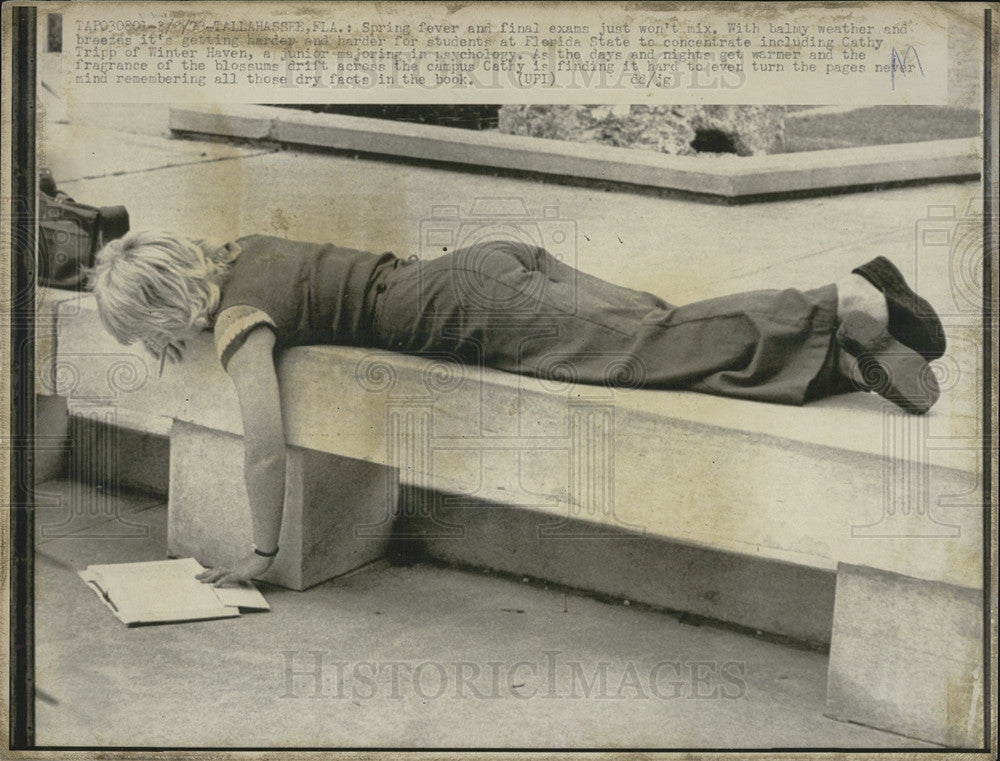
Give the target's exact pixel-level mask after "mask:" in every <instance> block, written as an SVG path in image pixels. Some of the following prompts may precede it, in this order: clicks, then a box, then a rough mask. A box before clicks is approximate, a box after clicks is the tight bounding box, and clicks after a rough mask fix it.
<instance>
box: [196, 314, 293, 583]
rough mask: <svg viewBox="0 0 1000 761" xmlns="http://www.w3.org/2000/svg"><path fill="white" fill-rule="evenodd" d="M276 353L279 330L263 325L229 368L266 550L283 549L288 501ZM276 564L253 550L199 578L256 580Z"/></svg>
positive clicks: (256, 523) (259, 537)
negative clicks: (281, 540)
mask: <svg viewBox="0 0 1000 761" xmlns="http://www.w3.org/2000/svg"><path fill="white" fill-rule="evenodd" d="M273 351H274V334H273V333H272V332H271V331H270V330H268V329H267V328H264V327H258V328H256V329H254V330H252V331H251V332H250V334H249V335H247V337H246V340H245V341H244V342H243V345H242V346H240V348H239V349H237V350H236V352H235V353H234V354H233V355H232V357H231V358H230V359H229V363H228V365H227V367H226V369H227V370H228V372H229V375H230V376H231V377H232V379H233V383H234V384H235V385H236V394H237V396H238V397H239V402H240V411H241V413H242V416H243V441H244V461H243V466H244V477H245V479H246V486H247V495H248V496H249V497H250V513H251V516H252V518H253V537H254V544H255V545H256V546H257V548H258V549H259V550H261V551H262V552H273V551H274V550H276V549H277V548H278V534H279V532H280V531H281V514H282V510H283V507H284V500H285V432H284V426H283V424H282V419H281V399H280V396H279V394H278V378H277V375H276V374H275V370H274V358H273ZM272 562H273V558H267V557H261V556H260V555H258V554H257V553H256V552H250V553H249V554H248V555H247V556H245V557H244V558H243V559H241V560H240V561H238V562H237V563H236V564H235V565H234V566H233V567H232V568H212V569H209V570H207V571H204V572H203V573H200V574H198V578H199V579H201V580H202V581H204V582H212V583H214V584H216V586H218V585H220V584H225V583H228V582H234V581H239V580H241V579H252V578H254V577H256V576H259V575H261V574H262V573H264V572H265V571H266V570H267V569H268V568H270V567H271V563H272Z"/></svg>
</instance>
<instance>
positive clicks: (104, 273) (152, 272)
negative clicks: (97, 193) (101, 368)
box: [89, 230, 239, 357]
mask: <svg viewBox="0 0 1000 761" xmlns="http://www.w3.org/2000/svg"><path fill="white" fill-rule="evenodd" d="M238 253H239V249H238V248H236V247H231V246H227V245H219V244H217V243H213V242H208V241H195V240H191V239H188V238H184V237H181V236H179V235H175V234H174V233H171V232H167V231H165V230H137V231H135V232H131V233H129V234H127V235H126V236H125V237H123V238H120V239H118V240H113V241H111V242H110V243H108V244H107V245H106V246H105V247H104V248H102V249H101V250H100V251H99V252H98V254H97V257H96V263H95V266H94V267H93V268H92V269H91V270H90V272H89V285H90V288H91V290H93V292H94V295H95V297H96V298H97V310H98V314H99V315H100V317H101V322H103V323H104V327H105V328H107V330H108V332H109V333H111V335H113V336H114V337H115V338H116V339H118V342H119V343H122V344H126V345H128V344H132V343H135V342H136V341H141V342H142V343H143V344H144V345H145V346H146V348H147V349H148V350H149V351H150V352H152V354H153V355H154V356H155V357H159V356H160V354H161V352H162V351H163V349H164V348H165V347H166V346H167V344H169V343H171V342H172V341H174V340H175V339H176V337H177V336H178V335H179V334H183V333H185V332H188V331H190V330H191V329H204V328H208V327H210V326H211V324H212V321H213V319H214V316H215V311H216V310H217V309H218V306H219V298H220V296H221V290H220V285H221V283H222V281H223V280H224V278H225V275H226V273H227V271H228V269H229V264H230V262H232V260H233V259H234V258H235V257H236V255H237V254H238Z"/></svg>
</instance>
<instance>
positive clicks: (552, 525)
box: [39, 294, 983, 745]
mask: <svg viewBox="0 0 1000 761" xmlns="http://www.w3.org/2000/svg"><path fill="white" fill-rule="evenodd" d="M54 315H55V322H56V323H57V327H56V328H55V330H54V333H53V334H52V337H51V341H52V342H53V343H54V350H51V351H50V352H49V353H48V354H47V355H46V356H44V357H40V359H39V372H40V377H41V376H46V377H49V378H51V379H52V382H51V383H50V386H49V392H50V393H53V394H56V395H58V396H60V397H64V398H66V399H68V400H70V401H71V402H75V403H77V404H81V403H88V400H90V402H92V403H94V404H101V405H105V406H108V405H111V406H114V407H117V408H118V409H119V410H120V411H121V412H122V413H123V414H125V413H126V412H128V413H129V414H132V415H135V414H140V413H144V414H150V415H156V416H160V417H163V418H169V419H171V420H172V421H173V422H172V426H171V428H170V502H169V551H170V553H171V554H175V555H194V556H195V557H197V558H198V559H199V560H200V561H201V562H202V563H206V564H212V563H225V562H229V561H231V560H233V559H234V557H233V554H234V553H240V552H243V551H245V550H246V549H247V548H248V547H249V542H250V534H249V514H248V510H249V508H248V505H247V498H246V494H245V489H244V487H243V478H242V446H241V441H240V436H241V434H242V424H241V420H240V416H239V411H238V406H237V401H236V397H235V392H234V390H233V386H232V383H231V382H230V381H229V379H228V377H227V376H226V375H225V373H224V371H223V370H222V368H221V366H220V364H219V362H218V359H217V358H216V356H215V353H214V349H213V346H212V342H211V340H210V335H209V334H207V333H206V334H205V336H204V337H203V338H202V339H199V340H197V341H195V342H193V344H192V345H190V346H189V355H188V358H187V359H186V361H185V362H184V363H183V364H181V365H179V366H169V365H168V367H167V369H166V370H165V372H164V374H163V377H162V378H158V377H157V376H156V373H157V370H158V368H157V367H156V366H155V365H154V363H153V361H152V359H151V358H147V357H144V356H143V355H142V354H141V353H139V352H138V351H134V350H132V349H128V348H125V347H121V346H119V345H118V344H117V343H115V342H114V341H113V339H111V338H110V337H109V336H107V334H106V333H105V332H104V331H103V328H102V327H101V326H100V323H99V321H98V319H97V316H96V313H95V311H94V306H93V303H92V302H91V300H90V299H89V297H86V296H84V297H78V296H75V295H72V294H70V295H68V296H67V297H66V298H64V299H62V300H61V301H59V302H58V303H57V304H56V305H55V307H54ZM50 349H51V347H50ZM616 359H622V360H624V359H625V358H615V357H609V361H612V360H616ZM278 374H279V379H280V384H281V389H282V408H283V412H284V416H285V434H286V439H287V441H288V444H289V458H288V466H287V468H288V480H287V490H286V513H285V516H284V522H283V525H282V539H281V546H282V552H281V554H280V555H279V559H278V561H277V562H276V563H275V565H274V567H273V568H272V569H271V570H270V571H269V572H268V574H267V575H266V576H265V577H264V578H265V580H268V581H271V582H274V583H277V584H283V585H285V586H289V587H292V588H295V589H303V588H305V587H308V586H310V585H312V584H315V583H318V582H320V581H323V580H324V579H327V578H331V577H333V576H336V575H338V574H341V573H344V572H346V571H349V570H351V569H353V568H356V567H358V566H360V565H362V564H364V563H366V562H368V561H370V560H373V559H375V558H377V557H379V556H381V555H382V554H383V553H384V552H385V550H386V546H387V543H388V541H389V540H390V538H395V537H408V538H411V539H413V540H415V541H419V542H420V544H421V546H422V547H423V549H424V551H425V552H427V553H428V554H429V555H430V556H432V557H437V558H441V559H444V560H448V561H450V562H455V563H460V564H468V565H473V566H478V567H487V568H493V569H496V570H500V571H504V572H507V573H516V574H518V575H526V576H532V577H537V578H542V579H546V580H549V581H553V582H558V583H562V584H568V585H570V586H574V587H579V588H583V589H587V590H590V591H593V592H597V593H600V594H605V595H609V596H614V597H627V598H629V599H631V600H635V601H638V602H644V603H649V604H652V605H657V606H660V607H664V608H669V609H673V610H680V611H685V612H688V613H694V614H697V615H700V616H707V617H710V618H715V619H721V620H725V621H729V622H732V623H735V624H738V625H740V626H745V627H749V628H752V629H757V630H765V631H768V632H771V633H774V634H778V635H783V636H788V637H792V638H795V639H798V640H806V641H811V642H813V643H821V644H823V643H830V648H831V672H830V679H829V683H828V690H829V695H828V698H829V699H828V705H829V711H830V714H831V715H832V716H835V717H836V718H842V719H847V720H852V721H860V722H863V723H868V724H872V725H874V726H879V727H881V728H885V729H891V730H893V731H897V732H902V733H904V734H909V735H913V736H918V737H921V738H924V739H930V740H933V741H936V742H942V743H949V744H957V745H964V744H970V743H971V744H976V743H978V742H979V739H978V738H979V737H980V736H981V734H982V708H981V706H982V689H981V684H982V678H981V674H980V675H979V676H978V677H977V675H976V674H977V672H976V669H977V668H980V667H981V663H982V649H981V648H982V629H981V623H982V608H981V606H982V589H983V573H982V568H983V533H982V532H983V512H982V506H981V497H980V491H981V481H980V480H979V478H978V473H979V458H980V451H979V446H980V442H981V439H980V438H979V437H978V433H977V431H975V430H974V431H972V432H971V433H970V431H968V430H967V428H969V427H970V426H971V427H973V428H974V427H975V424H974V421H975V418H971V420H972V422H971V423H970V419H967V418H963V417H962V416H961V415H958V414H957V413H956V411H955V410H952V411H951V413H950V414H948V413H945V414H936V412H937V411H935V413H932V414H931V415H929V416H927V417H925V418H915V417H909V416H905V415H902V414H899V413H897V412H895V411H894V410H890V409H888V408H887V407H886V405H885V404H884V403H883V402H882V401H881V400H879V399H878V398H877V397H874V396H873V395H861V394H858V395H851V396H849V397H841V398H836V399H830V400H824V401H823V402H820V403H816V404H813V405H810V406H808V407H806V408H791V407H781V406H776V405H765V404H757V403H751V402H740V401H735V400H722V399H717V398H713V397H708V396H703V395H698V394H690V393H678V392H673V393H666V392H656V391H644V390H621V389H616V390H610V389H606V388H601V387H592V386H579V385H572V384H565V383H556V382H554V381H541V380H538V379H532V378H526V377H520V376H516V375H510V374H505V373H500V372H496V371H492V370H484V369H480V368H469V367H462V366H459V365H456V364H454V363H451V362H448V361H447V359H446V358H441V359H440V360H435V359H426V358H416V357H407V356H400V355H394V354H390V353H386V352H380V351H369V350H362V349H352V348H344V347H298V348H294V349H291V350H289V351H286V352H284V353H283V354H282V355H281V357H280V360H279V363H278ZM42 387H43V390H44V384H42ZM885 611H891V612H892V613H891V615H886V613H885ZM859 653H864V655H865V657H864V658H859ZM876 666H877V671H872V672H870V673H869V672H866V671H865V669H875V668H876ZM977 678H978V679H979V681H978V682H977V681H976V680H977ZM977 684H978V685H979V687H978V688H977ZM977 689H978V692H977ZM927 696H932V697H927ZM932 698H933V699H932ZM935 701H945V702H944V703H941V704H940V705H939V704H938V702H935ZM938 709H941V710H938ZM959 719H961V720H959ZM977 733H978V734H977Z"/></svg>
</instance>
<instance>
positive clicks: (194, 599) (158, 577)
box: [79, 558, 271, 626]
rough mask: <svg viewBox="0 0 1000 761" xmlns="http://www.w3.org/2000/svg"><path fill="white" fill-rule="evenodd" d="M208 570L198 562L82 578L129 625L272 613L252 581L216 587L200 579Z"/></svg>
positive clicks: (115, 566)
mask: <svg viewBox="0 0 1000 761" xmlns="http://www.w3.org/2000/svg"><path fill="white" fill-rule="evenodd" d="M204 570H205V569H204V568H203V567H202V565H201V564H200V563H199V562H198V561H197V560H195V559H194V558H181V559H178V560H154V561H151V562H147V563H112V564H109V565H91V566H87V569H86V570H85V571H80V572H79V574H80V578H81V579H83V580H84V581H85V582H87V585H88V586H89V587H90V588H91V589H92V590H94V592H95V593H96V594H97V596H98V597H99V598H100V599H101V601H102V602H104V604H105V605H107V606H108V607H109V608H110V609H111V610H112V611H113V612H114V614H115V615H116V616H118V618H119V619H121V621H122V622H124V623H125V624H127V625H129V626H133V625H135V624H153V623H167V622H171V621H196V620H201V619H206V618H232V617H234V616H238V615H240V608H246V609H248V610H270V609H271V606H270V605H268V604H267V600H265V599H264V596H263V595H262V594H261V593H260V592H259V591H257V588H256V587H255V586H254V585H253V583H252V582H249V581H247V582H242V583H241V584H239V585H233V586H226V587H213V586H212V585H211V584H203V583H202V582H200V581H198V579H196V578H195V575H196V574H198V573H201V572H202V571H204Z"/></svg>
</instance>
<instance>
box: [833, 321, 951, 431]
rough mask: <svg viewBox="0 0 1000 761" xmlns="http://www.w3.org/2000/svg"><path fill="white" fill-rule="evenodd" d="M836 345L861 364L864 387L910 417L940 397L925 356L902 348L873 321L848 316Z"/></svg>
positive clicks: (925, 409) (928, 406) (922, 410)
mask: <svg viewBox="0 0 1000 761" xmlns="http://www.w3.org/2000/svg"><path fill="white" fill-rule="evenodd" d="M837 343H838V344H840V347H841V348H842V349H843V350H844V351H846V352H847V353H848V354H850V355H851V356H853V357H855V359H856V360H857V363H858V372H859V374H860V376H861V383H862V384H864V385H863V387H864V389H865V390H866V391H874V392H875V393H877V394H879V395H880V396H882V397H883V398H885V399H887V400H888V401H890V402H892V403H893V404H895V405H896V406H897V407H900V408H902V409H904V410H906V411H907V412H909V413H910V414H913V415H923V414H926V413H927V411H928V410H929V409H930V408H931V407H933V406H934V403H935V402H937V400H938V398H939V397H940V395H941V389H940V387H939V386H938V382H937V378H936V377H935V376H934V372H933V371H932V370H931V368H930V365H928V364H927V361H926V360H925V359H924V357H923V356H921V355H920V354H918V353H917V352H916V351H914V350H913V349H911V348H909V347H907V346H905V345H903V344H902V343H900V342H899V341H898V340H897V339H896V338H894V337H893V336H892V335H891V334H889V333H888V331H886V330H885V329H884V328H883V327H882V326H881V325H879V324H878V322H876V321H875V319H874V318H872V317H869V316H868V315H866V314H862V313H860V312H859V313H854V314H848V315H846V316H845V317H844V319H843V320H842V321H841V323H840V328H839V329H838V330H837Z"/></svg>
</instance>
